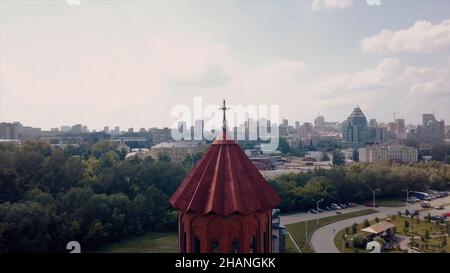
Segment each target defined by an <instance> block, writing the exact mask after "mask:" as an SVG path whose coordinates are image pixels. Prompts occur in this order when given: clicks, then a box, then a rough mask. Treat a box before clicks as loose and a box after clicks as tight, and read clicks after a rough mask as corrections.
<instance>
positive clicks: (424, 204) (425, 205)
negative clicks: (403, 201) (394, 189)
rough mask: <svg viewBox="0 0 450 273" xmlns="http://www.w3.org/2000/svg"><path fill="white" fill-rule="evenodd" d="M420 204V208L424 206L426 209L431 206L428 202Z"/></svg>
mask: <svg viewBox="0 0 450 273" xmlns="http://www.w3.org/2000/svg"><path fill="white" fill-rule="evenodd" d="M420 206H421V207H422V208H424V209H426V208H431V204H430V203H428V202H422V203H421V204H420Z"/></svg>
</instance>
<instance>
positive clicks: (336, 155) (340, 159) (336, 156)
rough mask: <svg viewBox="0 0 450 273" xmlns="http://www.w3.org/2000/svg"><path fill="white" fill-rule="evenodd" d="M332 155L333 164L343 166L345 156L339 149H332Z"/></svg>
mask: <svg viewBox="0 0 450 273" xmlns="http://www.w3.org/2000/svg"><path fill="white" fill-rule="evenodd" d="M332 156H333V165H335V166H343V165H344V164H345V157H344V155H343V154H342V153H341V152H340V151H338V150H335V151H333V153H332Z"/></svg>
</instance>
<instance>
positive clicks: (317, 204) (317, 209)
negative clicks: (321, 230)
mask: <svg viewBox="0 0 450 273" xmlns="http://www.w3.org/2000/svg"><path fill="white" fill-rule="evenodd" d="M322 201H323V199H320V200H317V201H316V200H313V202H316V211H317V214H319V203H320V202H322ZM316 224H317V225H319V215H317V222H316Z"/></svg>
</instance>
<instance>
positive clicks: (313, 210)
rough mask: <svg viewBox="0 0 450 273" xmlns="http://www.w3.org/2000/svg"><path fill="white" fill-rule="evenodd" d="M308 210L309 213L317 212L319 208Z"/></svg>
mask: <svg viewBox="0 0 450 273" xmlns="http://www.w3.org/2000/svg"><path fill="white" fill-rule="evenodd" d="M308 212H309V213H314V214H317V210H316V209H310V210H309V211H308Z"/></svg>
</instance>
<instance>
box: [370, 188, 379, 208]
mask: <svg viewBox="0 0 450 273" xmlns="http://www.w3.org/2000/svg"><path fill="white" fill-rule="evenodd" d="M369 190H371V191H372V193H373V203H372V206H373V208H375V207H376V205H375V192H377V191H379V190H380V189H372V188H369Z"/></svg>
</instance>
